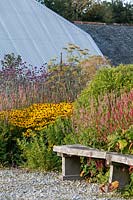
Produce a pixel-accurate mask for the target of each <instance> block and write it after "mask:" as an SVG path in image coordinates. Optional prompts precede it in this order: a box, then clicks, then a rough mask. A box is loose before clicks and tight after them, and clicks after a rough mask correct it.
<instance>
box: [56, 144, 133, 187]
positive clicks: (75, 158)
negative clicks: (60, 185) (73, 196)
mask: <svg viewBox="0 0 133 200" xmlns="http://www.w3.org/2000/svg"><path fill="white" fill-rule="evenodd" d="M53 151H54V152H57V155H58V156H61V157H62V177H63V180H76V179H81V177H80V157H89V158H99V159H104V160H105V161H106V163H107V164H108V166H109V167H110V176H109V183H112V182H113V181H118V182H119V188H120V189H122V188H124V187H125V186H126V185H127V184H129V181H130V177H129V166H133V155H124V154H119V153H115V152H105V151H100V150H98V149H94V148H90V147H86V146H82V145H79V144H75V145H62V146H54V148H53Z"/></svg>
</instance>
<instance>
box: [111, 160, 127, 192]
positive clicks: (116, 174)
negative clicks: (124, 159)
mask: <svg viewBox="0 0 133 200" xmlns="http://www.w3.org/2000/svg"><path fill="white" fill-rule="evenodd" d="M129 179H130V178H129V167H128V166H127V165H124V164H117V163H115V162H113V163H112V164H111V165H110V177H109V183H112V182H113V181H118V182H119V189H122V188H124V187H125V186H126V185H128V184H129Z"/></svg>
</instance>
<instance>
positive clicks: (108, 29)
mask: <svg viewBox="0 0 133 200" xmlns="http://www.w3.org/2000/svg"><path fill="white" fill-rule="evenodd" d="M75 24H76V25H77V26H78V27H79V28H81V29H83V30H84V31H86V32H87V33H89V34H90V35H91V37H92V38H93V39H94V41H95V42H96V44H97V46H98V47H99V49H100V50H101V52H102V53H103V55H104V56H106V57H107V58H108V59H109V60H111V62H112V64H113V65H118V64H121V63H123V64H130V63H132V64H133V26H128V25H114V24H113V25H107V24H104V23H103V24H102V23H79V22H75Z"/></svg>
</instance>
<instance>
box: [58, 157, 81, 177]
mask: <svg viewBox="0 0 133 200" xmlns="http://www.w3.org/2000/svg"><path fill="white" fill-rule="evenodd" d="M62 175H63V180H77V179H81V177H80V157H78V156H71V157H68V156H64V155H63V156H62Z"/></svg>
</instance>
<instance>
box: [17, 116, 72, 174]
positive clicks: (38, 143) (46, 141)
mask: <svg viewBox="0 0 133 200" xmlns="http://www.w3.org/2000/svg"><path fill="white" fill-rule="evenodd" d="M70 132H72V126H71V120H70V119H69V118H66V119H61V118H58V119H57V120H56V122H55V123H54V124H51V125H49V126H48V127H47V128H44V129H42V130H41V131H39V132H38V133H37V134H36V136H34V137H32V138H30V139H29V138H27V139H26V138H25V137H24V138H23V139H18V140H17V141H18V145H19V147H20V149H21V151H22V157H23V158H24V160H23V161H24V167H28V168H31V169H39V170H40V169H41V170H57V169H58V170H59V169H60V166H61V160H60V158H59V157H57V155H56V153H54V152H53V146H54V145H61V144H64V138H65V136H66V135H67V134H69V133H70Z"/></svg>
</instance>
